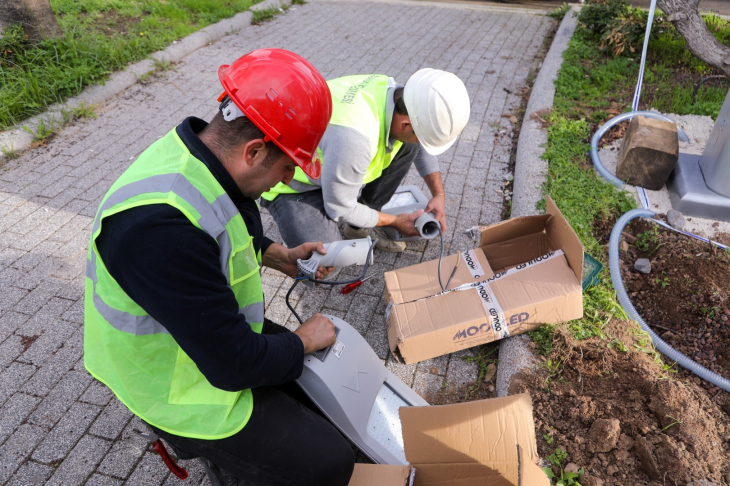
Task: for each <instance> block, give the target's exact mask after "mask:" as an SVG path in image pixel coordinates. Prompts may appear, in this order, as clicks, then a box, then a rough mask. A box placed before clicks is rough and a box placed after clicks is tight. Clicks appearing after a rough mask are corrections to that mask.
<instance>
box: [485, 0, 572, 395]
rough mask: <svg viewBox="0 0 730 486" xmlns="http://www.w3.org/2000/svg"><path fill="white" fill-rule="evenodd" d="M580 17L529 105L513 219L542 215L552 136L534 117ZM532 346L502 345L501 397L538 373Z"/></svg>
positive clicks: (562, 34)
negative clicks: (525, 374)
mask: <svg viewBox="0 0 730 486" xmlns="http://www.w3.org/2000/svg"><path fill="white" fill-rule="evenodd" d="M577 15H578V9H577V8H576V7H572V8H571V10H570V11H569V12H568V13H567V14H566V15H565V17H563V21H562V22H561V23H560V26H559V27H558V31H557V32H556V34H555V38H554V39H553V43H552V45H551V46H550V50H549V51H548V53H547V56H545V60H544V61H543V62H542V66H541V67H540V72H539V73H538V75H537V78H536V79H535V84H534V85H533V88H532V92H531V93H530V99H529V101H528V102H527V109H526V110H525V117H524V119H523V121H522V128H521V130H520V136H519V138H518V141H517V156H516V162H515V174H514V177H515V186H514V194H513V196H512V214H511V216H510V217H516V216H530V215H534V214H538V210H537V209H536V208H535V205H536V204H537V202H538V201H540V199H542V198H543V193H542V188H543V183H544V182H545V181H546V179H547V161H545V160H543V159H542V158H541V157H542V155H543V154H544V153H545V145H546V144H547V140H548V133H547V130H546V129H545V128H543V127H542V125H541V123H540V121H539V120H537V119H535V117H533V116H532V115H533V114H534V113H535V112H538V111H541V110H549V109H551V108H552V107H553V99H554V98H555V80H556V79H557V77H558V72H559V70H560V66H561V65H562V63H563V52H564V51H565V49H567V48H568V43H569V42H570V39H571V38H572V37H573V33H574V32H575V28H576V26H577V25H578V19H577ZM529 343H530V338H529V336H527V335H526V334H521V335H519V336H513V337H509V338H507V339H504V340H503V341H502V342H501V344H500V347H499V366H498V367H497V382H496V389H497V396H499V397H505V396H507V395H508V394H509V388H510V383H511V380H512V377H513V376H514V375H516V374H517V373H520V372H521V371H531V370H534V369H535V367H536V366H537V360H536V358H535V356H534V354H533V352H532V350H531V349H530V348H529V346H528V344H529Z"/></svg>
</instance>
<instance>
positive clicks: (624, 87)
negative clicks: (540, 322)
mask: <svg viewBox="0 0 730 486" xmlns="http://www.w3.org/2000/svg"><path fill="white" fill-rule="evenodd" d="M592 3H593V5H597V6H600V8H599V9H598V10H591V7H592V5H591V4H589V5H588V6H586V7H584V8H583V11H582V13H581V15H580V17H579V20H580V22H579V25H578V28H577V29H576V32H575V34H574V36H573V38H572V39H571V41H570V44H569V46H568V49H567V50H566V51H565V52H564V54H563V58H564V61H563V64H562V66H561V69H560V74H559V76H558V79H557V80H556V82H555V87H556V92H555V101H554V106H553V110H552V112H551V114H550V117H549V120H548V121H549V128H548V143H547V147H546V151H545V154H544V156H543V157H544V158H545V159H546V160H547V161H548V177H547V181H546V183H545V187H544V191H545V193H546V194H549V195H550V196H551V197H552V198H553V200H555V202H556V204H557V205H558V207H560V210H561V211H562V212H563V214H564V215H565V217H566V218H567V219H568V221H569V222H570V224H571V225H572V227H573V229H574V230H575V232H576V233H577V234H578V237H579V238H580V239H581V241H582V242H583V244H584V246H585V249H586V251H587V252H588V253H590V254H591V255H592V256H593V257H595V258H597V259H599V260H601V261H602V262H603V263H604V265H606V264H607V261H608V255H607V251H606V248H605V247H604V243H605V240H599V237H601V236H605V231H606V228H609V229H610V227H612V226H613V222H614V221H615V220H616V219H617V218H618V217H619V216H620V215H621V214H623V213H625V212H626V211H628V210H630V209H633V208H634V207H635V205H636V204H635V202H634V199H633V197H632V196H631V195H630V194H629V193H627V192H625V191H621V190H618V189H617V188H615V187H614V186H613V185H611V184H609V183H607V182H605V181H604V180H603V179H602V178H601V177H600V176H599V175H598V174H597V173H596V172H595V170H594V169H593V165H592V164H591V161H590V157H589V156H588V151H589V148H590V145H589V143H590V137H591V136H592V135H593V133H594V132H595V131H596V130H597V129H598V127H599V126H600V125H601V124H603V123H604V122H605V121H606V120H607V119H609V118H611V117H613V116H615V115H618V114H620V113H624V112H626V111H629V110H630V108H631V100H632V97H633V93H634V87H635V85H636V80H637V76H638V70H639V60H640V57H641V43H642V42H643V29H645V28H646V12H641V11H638V10H636V9H633V8H631V7H629V6H627V5H625V4H623V5H622V3H621V2H619V1H615V0H594V1H593V2H592ZM600 9H604V10H600ZM606 9H608V10H611V9H613V10H616V11H619V13H615V12H614V13H611V12H609V13H606ZM609 14H610V15H609ZM658 15H659V18H658V20H657V22H656V26H655V28H653V29H652V37H651V38H650V43H649V51H648V56H647V64H646V74H645V77H644V88H643V92H642V98H641V103H640V106H639V109H649V108H656V109H657V110H659V111H661V112H664V113H676V114H680V115H685V114H696V115H709V116H712V117H717V115H718V113H719V110H720V107H721V106H722V103H723V101H724V99H725V96H726V94H727V89H728V83H727V82H725V83H720V84H714V85H712V84H709V83H708V84H707V85H705V86H703V87H702V88H701V89H700V90H699V92H698V94H697V99H696V100H694V101H693V100H692V90H693V89H694V85H695V83H696V82H697V81H699V80H700V79H702V78H703V77H705V76H708V75H711V74H718V73H717V72H716V70H715V69H714V68H712V67H711V66H709V65H707V64H705V63H704V62H702V61H700V60H699V59H697V58H695V57H694V56H693V55H692V53H691V52H689V50H688V49H687V48H686V46H685V41H684V39H683V38H682V37H681V36H680V35H679V33H678V32H677V31H676V30H675V29H674V27H673V26H672V25H671V24H670V23H669V22H667V21H666V20H664V19H662V18H661V13H659V14H658ZM626 19H629V20H626ZM637 19H638V20H637ZM642 19H643V22H644V24H643V27H642V26H641V25H638V26H637V25H634V24H633V23H632V22H641V20H642ZM705 21H706V23H707V25H708V26H709V27H710V30H711V31H712V32H713V33H714V34H715V36H716V37H717V39H718V40H719V41H720V42H723V43H725V44H726V45H727V44H730V23H729V22H727V21H725V20H722V19H720V18H718V17H714V16H708V17H706V18H705ZM627 22H628V24H627ZM629 24H630V25H629ZM627 25H629V26H628V27H627ZM621 29H623V30H621ZM632 29H633V30H632ZM639 30H640V31H641V32H642V35H641V36H640V37H639V38H637V39H634V38H633V37H631V35H633V34H631V32H635V31H639ZM617 32H618V33H621V32H624V34H625V36H626V38H625V40H626V42H628V44H627V45H626V46H625V48H624V49H623V50H622V51H621V52H620V53H618V54H617V50H616V49H615V48H614V47H615V46H614V45H613V44H611V43H609V42H608V40H607V36H608V35H609V34H613V35H614V37H616V33H617ZM629 34H631V35H629ZM606 266H607V265H606ZM583 313H584V317H583V319H579V320H576V321H572V322H570V323H569V324H568V330H569V331H570V332H571V334H572V335H573V336H574V337H575V338H576V339H586V338H590V337H594V336H598V337H602V338H603V337H605V336H604V335H603V328H604V327H605V325H606V323H608V321H609V320H610V319H611V318H617V319H626V318H627V317H626V315H625V313H624V311H623V309H622V308H621V306H620V305H619V303H618V301H617V300H616V295H615V291H614V289H613V287H612V284H611V280H610V277H609V274H608V270H607V269H606V270H605V271H604V273H603V274H602V276H601V280H600V282H599V283H598V284H597V285H594V286H592V287H590V288H589V289H587V291H586V293H585V294H584V306H583ZM553 335H554V333H553V330H552V328H550V327H545V328H542V329H538V330H537V331H533V332H532V333H531V336H532V338H533V340H534V341H535V342H536V343H537V344H538V346H539V350H540V351H541V352H542V353H543V354H547V353H549V352H550V350H551V349H552V347H553V344H552V340H553Z"/></svg>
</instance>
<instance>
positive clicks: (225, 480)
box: [200, 457, 251, 486]
mask: <svg viewBox="0 0 730 486" xmlns="http://www.w3.org/2000/svg"><path fill="white" fill-rule="evenodd" d="M200 461H201V462H202V463H203V467H204V468H205V473H206V474H207V475H208V481H210V484H211V485H212V486H248V485H250V484H251V483H249V482H248V481H243V480H241V479H238V478H237V477H236V476H234V475H233V474H231V473H229V472H228V471H225V470H223V469H221V468H220V467H218V466H216V465H215V464H213V463H212V462H211V461H209V460H208V459H205V458H203V457H201V458H200Z"/></svg>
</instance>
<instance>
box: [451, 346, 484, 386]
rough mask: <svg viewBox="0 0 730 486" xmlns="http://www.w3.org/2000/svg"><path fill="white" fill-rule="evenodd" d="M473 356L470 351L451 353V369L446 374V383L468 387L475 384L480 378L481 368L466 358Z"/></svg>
mask: <svg viewBox="0 0 730 486" xmlns="http://www.w3.org/2000/svg"><path fill="white" fill-rule="evenodd" d="M468 356H473V354H472V352H471V351H470V350H468V349H464V350H462V351H457V352H455V353H451V357H450V359H449V368H448V371H447V372H446V381H447V382H448V383H449V384H452V385H457V386H459V385H467V384H470V383H474V382H475V381H476V379H477V378H478V376H479V367H478V366H477V365H476V363H470V362H468V361H467V360H466V359H465V358H466V357H468Z"/></svg>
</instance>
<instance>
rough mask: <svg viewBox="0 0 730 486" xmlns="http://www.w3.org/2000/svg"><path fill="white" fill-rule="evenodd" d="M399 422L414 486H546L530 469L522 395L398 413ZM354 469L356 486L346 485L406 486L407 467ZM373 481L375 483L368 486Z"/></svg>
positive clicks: (530, 428)
mask: <svg viewBox="0 0 730 486" xmlns="http://www.w3.org/2000/svg"><path fill="white" fill-rule="evenodd" d="M400 417H401V423H402V427H403V441H404V445H405V453H406V459H407V460H408V461H409V462H410V464H411V466H413V467H414V468H415V476H414V478H415V480H414V481H413V485H414V486H472V485H473V486H477V485H479V486H503V485H504V486H549V484H550V480H549V479H548V478H547V476H545V473H544V472H543V471H542V469H541V468H540V467H538V466H537V464H535V462H536V461H537V460H538V454H537V444H536V442H535V424H534V421H533V418H532V401H531V399H530V396H529V395H528V394H521V395H513V396H509V397H505V398H493V399H488V400H479V401H474V402H467V403H460V404H455V405H442V406H431V407H403V408H401V409H400ZM397 468H401V469H397ZM357 469H360V468H357ZM357 469H356V473H357V477H356V476H355V475H353V479H354V480H356V481H357V482H353V480H351V481H350V486H355V485H356V486H375V485H376V484H377V485H378V486H403V485H406V484H407V483H406V481H407V478H408V468H407V467H403V466H380V465H371V466H370V469H372V470H371V471H357ZM378 469H382V471H377V470H378ZM376 473H382V474H383V476H376ZM386 475H387V476H386ZM376 480H380V482H372V481H376ZM366 481H371V482H366Z"/></svg>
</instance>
